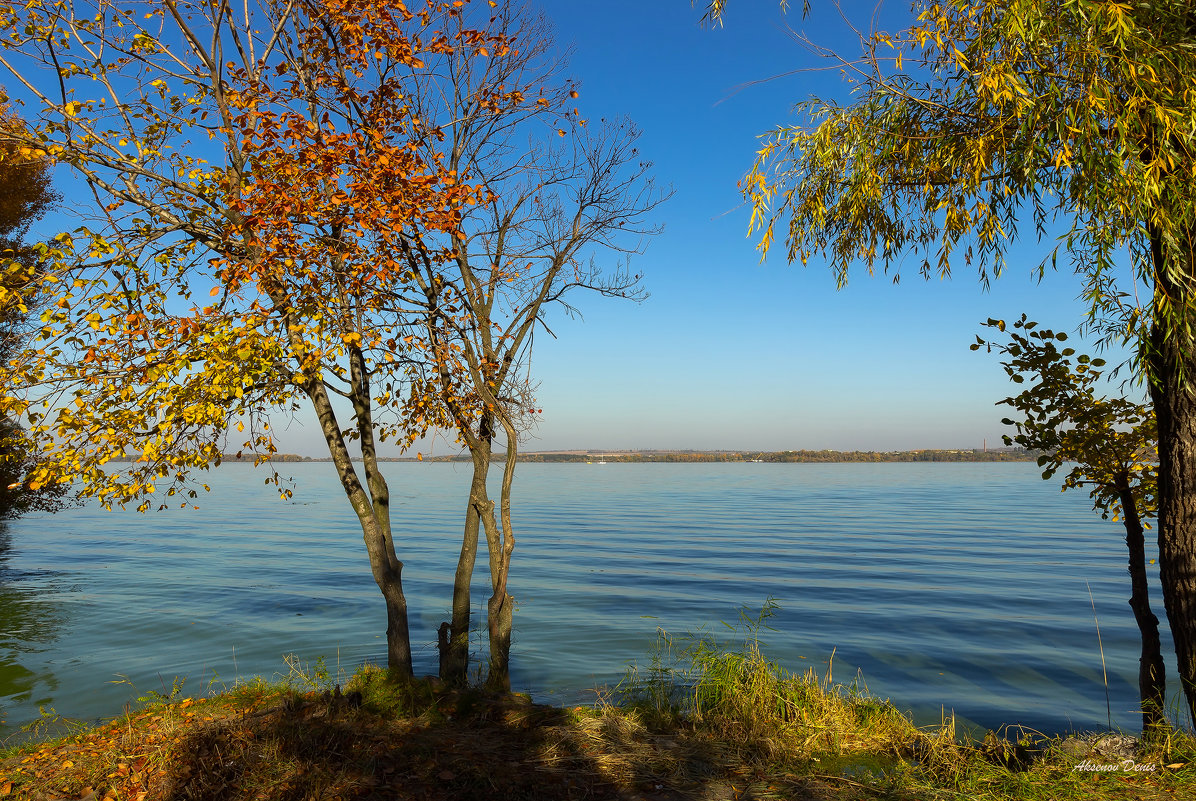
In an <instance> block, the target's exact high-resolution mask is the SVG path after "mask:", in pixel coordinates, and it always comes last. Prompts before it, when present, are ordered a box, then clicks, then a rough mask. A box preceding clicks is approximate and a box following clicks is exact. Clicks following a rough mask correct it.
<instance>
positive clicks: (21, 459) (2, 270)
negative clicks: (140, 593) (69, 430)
mask: <svg viewBox="0 0 1196 801" xmlns="http://www.w3.org/2000/svg"><path fill="white" fill-rule="evenodd" d="M6 101H7V98H6V96H5V94H4V92H3V91H2V90H0V364H3V363H5V362H8V361H9V360H10V359H11V358H12V357H13V356H14V355H15V354H16V353H17V352H18V351H20V350H21V348H22V346H23V343H24V342H25V341H26V339H27V338H28V335H29V329H30V327H31V322H30V318H31V317H33V316H34V314H35V312H37V311H38V303H39V301H40V300H41V298H40V296H39V293H37V292H36V291H35V288H36V286H37V283H38V282H37V280H36V276H37V272H38V270H39V265H38V260H37V252H36V249H35V248H34V247H33V246H32V245H31V244H30V243H29V242H27V241H26V236H27V235H28V233H29V229H30V227H31V226H32V225H33V223H34V222H36V221H37V220H38V219H40V218H41V217H42V216H43V215H44V214H45V213H46V212H47V211H49V210H50V208H51V207H52V206H53V205H54V204H55V203H57V202H58V201H60V200H61V197H60V196H59V194H58V193H57V192H55V191H54V187H53V184H52V171H53V167H52V165H51V163H50V162H49V161H48V160H47V159H45V158H44V157H30V156H29V155H28V154H22V153H21V147H20V144H19V141H15V140H13V139H10V138H9V137H8V135H7V133H8V132H16V133H18V134H19V133H20V132H21V131H23V130H24V123H23V122H22V121H21V120H20V119H18V118H17V117H16V116H14V115H13V114H11V113H10V112H9V110H8V104H7V102H6ZM36 463H37V454H36V453H35V452H34V450H33V449H32V447H31V443H30V441H29V437H28V435H27V434H26V432H25V428H24V426H22V425H21V422H20V421H19V420H18V419H16V418H15V417H14V416H11V415H9V416H5V417H3V418H0V518H4V517H12V516H15V515H19V514H21V513H23V512H26V511H30V510H33V509H43V510H47V509H50V510H52V509H56V508H58V507H59V506H60V504H61V498H62V496H63V495H65V493H66V489H67V487H66V485H65V484H54V485H49V486H43V487H41V488H39V489H38V490H36V491H35V490H30V489H29V488H28V487H27V486H26V485H25V481H24V479H25V476H26V475H27V474H28V473H29V471H30V470H31V469H32V468H33V467H34V466H35V465H36Z"/></svg>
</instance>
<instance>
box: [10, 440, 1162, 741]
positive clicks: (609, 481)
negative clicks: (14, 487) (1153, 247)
mask: <svg viewBox="0 0 1196 801" xmlns="http://www.w3.org/2000/svg"><path fill="white" fill-rule="evenodd" d="M279 469H280V471H281V472H282V474H283V475H284V476H289V477H291V478H292V480H293V483H294V488H295V496H294V502H291V503H283V502H280V501H279V500H278V496H277V492H276V491H275V490H274V489H273V488H272V487H268V486H264V485H263V479H264V478H265V477H266V473H265V472H264V471H262V470H260V469H258V470H255V469H254V468H252V467H251V466H249V465H241V464H233V465H225V466H223V467H221V468H219V469H218V470H216V471H215V472H214V473H213V474H212V476H211V478H209V479H208V481H209V483H210V484H211V486H212V492H211V494H210V495H208V496H206V497H205V498H203V499H202V500H201V501H200V505H201V510H200V511H191V510H171V511H168V512H156V513H149V514H144V515H142V514H137V513H135V512H131V511H128V512H121V511H113V512H105V511H103V510H101V509H98V508H94V507H86V508H82V509H74V510H69V511H67V512H64V513H60V514H58V515H54V516H48V515H47V516H30V517H28V518H26V519H23V520H20V521H16V522H13V523H10V524H9V525H8V527H7V530H6V531H4V532H3V533H0V718H3V719H4V720H5V722H4V723H3V724H0V732H11V731H13V730H14V729H15V728H16V727H18V726H20V725H21V724H22V723H24V722H26V721H28V720H30V719H32V718H34V717H36V716H37V714H38V711H37V710H38V707H39V706H52V707H54V708H55V709H56V710H57V711H58V712H59V713H60V714H63V715H68V716H72V717H76V718H82V719H88V720H90V719H95V718H100V717H104V716H112V715H115V714H118V713H120V712H121V711H122V710H123V707H124V705H125V704H126V703H127V702H129V701H130V700H131V699H134V698H136V697H137V696H138V695H144V694H145V693H146V692H147V691H149V690H158V691H162V690H164V689H165V690H167V691H168V690H169V688H170V685H171V682H172V680H173V679H174V678H175V677H176V676H177V677H186V688H185V693H186V694H189V695H190V694H199V693H201V692H203V691H204V690H205V689H206V688H207V687H209V686H214V687H216V688H219V687H221V686H224V685H231V684H232V683H233V682H234V681H235V680H236V679H237V678H238V677H242V678H243V677H246V676H252V675H265V676H267V677H271V676H274V675H276V674H280V673H281V674H285V673H286V672H287V668H286V665H285V664H284V662H283V657H284V655H286V654H295V655H297V656H298V657H299V659H300V660H302V661H304V662H311V661H314V660H315V659H316V658H318V657H321V656H323V657H324V658H325V660H326V661H327V663H328V664H329V666H330V667H331V668H332V669H333V671H334V672H335V670H336V668H337V666H339V667H340V668H342V669H344V670H346V671H351V670H352V669H353V668H354V667H356V666H357V665H360V664H361V663H363V662H366V661H372V662H375V663H378V662H382V661H383V660H384V659H385V642H384V637H383V633H384V630H385V625H386V624H385V612H384V610H383V608H382V602H381V596H380V595H379V594H378V591H377V588H376V587H375V585H374V584H373V580H372V579H371V577H370V571H369V564H368V560H367V557H366V554H365V549H364V546H363V545H362V541H361V532H360V529H359V528H358V526H357V523H356V520H355V518H354V517H353V515H352V512H351V510H350V509H349V506H348V504H347V502H346V500H345V497H344V494H343V492H342V491H341V489H340V488H339V485H338V484H337V483H336V480H335V476H334V475H333V469H332V466H331V465H330V464H326V463H307V464H295V465H291V464H287V465H280V466H279ZM386 470H387V474H388V477H389V479H390V481H391V486H392V491H393V494H394V496H395V497H394V509H395V529H396V541H397V542H398V543H399V548H400V554H399V555H400V558H401V559H403V560H404V561H405V563H406V568H405V570H404V578H405V583H406V588H407V593H408V600H409V604H410V610H411V626H412V636H413V640H414V643H413V644H414V646H415V649H416V660H417V671H418V672H423V673H431V672H434V671H435V664H436V648H435V630H436V627H437V626H438V625H439V624H440V622H441V621H442V620H446V619H447V618H448V615H449V612H448V609H449V601H450V595H451V576H452V570H453V567H454V566H455V564H456V547H457V541H458V538H459V532H460V527H461V522H462V520H463V511H464V499H465V491H466V489H467V486H468V482H469V470H468V467H467V466H466V465H463V464H462V465H451V464H420V463H411V464H408V463H396V464H390V465H387V466H386ZM516 482H517V483H516V491H517V496H516V501H515V525H516V533H517V537H518V546H517V549H516V551H515V561H514V566H513V570H512V578H511V581H512V594H513V595H514V596H515V597H516V599H517V601H518V606H517V611H516V618H515V619H516V632H515V644H514V651H513V656H512V671H513V683H514V685H515V686H516V687H517V688H521V689H525V690H530V691H531V692H532V693H533V695H535V696H536V697H537V698H539V699H542V700H548V701H553V702H560V703H574V702H584V701H587V700H593V698H594V688H595V687H596V686H600V685H604V684H608V683H614V682H617V681H618V679H619V677H620V676H621V675H622V673H623V671H624V669H625V667H626V665H627V664H628V663H629V662H630V661H633V660H638V661H640V662H641V663H645V662H646V661H647V657H648V654H649V652H650V649H651V647H652V644H653V642H654V640H655V638H656V632H657V628H658V627H661V628H664V629H666V630H668V631H670V632H673V633H683V632H685V631H686V630H693V629H696V628H698V627H700V626H706V627H707V628H709V630H710V631H711V632H712V633H718V632H719V631H725V630H724V629H723V627H722V626H721V625H719V621H720V620H726V621H734V620H735V618H736V614H737V609H738V608H739V607H741V606H744V605H748V606H753V607H756V608H759V606H760V605H761V603H762V602H763V601H764V599H766V598H768V597H769V596H772V597H774V598H775V599H776V600H777V602H778V603H779V604H780V607H781V608H780V610H779V611H778V613H777V614H776V615H775V617H774V618H773V619H772V621H771V624H772V626H773V627H774V628H775V629H776V631H772V632H766V634H765V637H764V640H765V642H766V644H767V646H768V651H769V653H770V655H772V656H773V657H774V658H776V659H777V660H778V661H780V662H781V663H782V664H783V665H785V666H786V667H788V668H790V669H794V670H804V669H806V668H807V667H811V666H812V667H815V668H816V669H818V670H819V671H825V670H826V669H827V667H828V662H829V661H830V660H831V654H832V651H833V652H834V658H833V670H834V677H835V679H836V680H838V681H850V680H851V679H853V678H854V677H856V676H857V674H858V675H859V676H861V677H862V679H863V681H864V682H865V683H866V684H867V687H868V688H869V689H870V690H871V691H872V692H873V693H874V694H878V695H881V696H884V697H889V698H892V700H893V701H894V702H895V703H896V704H897V706H898V707H900V708H902V709H905V710H908V711H912V712H913V713H914V714H915V715H916V716H917V717H918V718H919V719H921V720H923V721H930V720H938V719H939V716H940V715H941V714H942V711H943V708H944V707H946V709H947V710H948V711H950V710H954V711H955V713H956V714H957V716H960V717H962V718H964V719H965V720H967V721H971V722H974V723H977V724H979V725H983V726H989V727H995V726H998V725H1000V724H1003V723H1022V724H1025V725H1029V726H1032V727H1035V728H1037V729H1039V730H1042V731H1047V732H1058V731H1063V730H1069V729H1088V728H1097V727H1103V726H1105V725H1107V717H1108V715H1107V712H1106V691H1105V682H1104V679H1103V676H1102V666H1101V655H1100V651H1099V647H1098V643H1097V633H1096V628H1095V626H1094V622H1093V608H1092V602H1091V601H1090V600H1089V588H1091V593H1092V597H1093V598H1094V599H1095V606H1096V615H1097V617H1098V618H1099V622H1100V634H1101V637H1102V638H1103V644H1104V655H1105V661H1106V667H1107V671H1108V692H1109V706H1110V707H1111V710H1112V717H1113V723H1114V725H1120V726H1123V727H1126V728H1134V727H1136V726H1137V725H1139V724H1138V722H1137V716H1136V715H1135V710H1136V708H1137V696H1136V692H1137V691H1136V686H1137V658H1138V644H1137V643H1138V641H1137V629H1136V628H1135V626H1134V621H1133V616H1132V614H1131V612H1130V609H1129V606H1128V604H1127V603H1126V599H1127V598H1128V596H1129V581H1128V576H1127V574H1126V569H1125V565H1126V553H1125V544H1124V541H1123V539H1122V537H1123V536H1124V532H1123V530H1122V529H1121V527H1120V525H1119V524H1117V523H1111V522H1108V521H1102V520H1101V519H1100V518H1099V516H1097V515H1096V514H1095V513H1094V512H1092V511H1091V505H1090V503H1089V502H1088V499H1087V497H1086V496H1085V495H1084V494H1082V493H1078V492H1071V493H1067V494H1063V495H1061V494H1060V493H1059V491H1058V487H1057V485H1054V484H1050V483H1047V482H1043V481H1042V480H1040V479H1039V477H1038V471H1037V470H1036V469H1035V467H1034V465H1033V464H1025V463H993V464H879V465H868V464H833V465H827V464H804V465H803V464H795V465H783V464H751V463H736V464H723V465H702V464H694V465H690V464H607V465H596V464H595V465H587V464H565V465H536V464H525V465H520V467H519V473H518V476H517V479H516ZM1152 557H1153V553H1152V554H1148V558H1152ZM484 564H485V557H484V556H483V558H482V560H481V561H480V563H479V576H478V578H479V582H478V584H477V586H476V590H475V597H474V602H475V603H474V605H475V610H476V619H475V622H478V621H480V622H481V624H482V626H483V630H484V615H485V597H486V596H487V595H488V592H487V590H486V588H485V586H484V585H485V582H487V581H488V578H487V577H486V575H485V569H484ZM1151 571H1152V576H1151V580H1152V582H1154V583H1153V585H1152V586H1153V587H1154V588H1157V567H1156V566H1151ZM1153 604H1154V609H1155V611H1156V613H1157V614H1158V615H1159V616H1160V617H1163V610H1162V602H1161V600H1160V599H1159V597H1158V592H1157V589H1156V590H1155V595H1154V598H1153ZM479 635H480V633H479ZM1164 649H1165V656H1166V657H1167V659H1168V665H1169V670H1172V677H1173V676H1174V673H1173V669H1172V668H1170V665H1172V664H1173V662H1174V657H1173V652H1172V651H1171V644H1170V641H1169V640H1168V641H1166V642H1165V643H1164ZM1173 683H1174V678H1173Z"/></svg>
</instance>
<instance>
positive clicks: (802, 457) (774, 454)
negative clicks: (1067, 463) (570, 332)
mask: <svg viewBox="0 0 1196 801" xmlns="http://www.w3.org/2000/svg"><path fill="white" fill-rule="evenodd" d="M1037 457H1038V453H1037V452H1032V451H1027V450H1025V449H1024V448H1006V449H1002V450H996V451H990V450H919V451H767V452H765V451H651V452H640V453H620V454H596V453H521V454H519V461H521V462H538V463H544V464H554V463H578V462H596V461H598V460H602V461H604V462H635V463H642V462H670V463H675V462H753V461H755V462H1029V461H1033V460H1034V459H1036V458H1037ZM491 458H492V459H494V460H496V461H497V460H501V459H502V458H503V454H502V453H496V454H494V455H492V456H491ZM467 459H468V457H466V456H463V455H453V456H439V457H424V461H433V462H456V461H465V460H467Z"/></svg>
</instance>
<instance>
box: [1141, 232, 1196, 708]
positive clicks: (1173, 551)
mask: <svg viewBox="0 0 1196 801" xmlns="http://www.w3.org/2000/svg"><path fill="white" fill-rule="evenodd" d="M1151 245H1152V250H1153V252H1154V264H1155V287H1154V319H1153V321H1152V326H1151V332H1150V348H1149V365H1150V371H1149V372H1150V396H1151V400H1152V401H1153V403H1154V411H1155V416H1156V418H1157V419H1158V424H1159V474H1158V477H1159V480H1158V495H1157V498H1158V505H1159V515H1158V523H1159V576H1160V578H1161V579H1162V584H1163V602H1164V605H1165V606H1166V608H1167V621H1168V623H1169V624H1170V626H1171V634H1172V638H1173V639H1174V640H1175V654H1176V657H1178V662H1179V665H1178V667H1179V669H1178V674H1179V680H1180V686H1181V687H1182V688H1183V692H1184V698H1185V699H1186V701H1187V704H1188V711H1189V713H1190V714H1191V715H1192V719H1193V720H1196V391H1194V390H1196V348H1193V347H1192V345H1191V337H1190V334H1189V333H1188V332H1189V331H1190V330H1191V326H1190V323H1191V321H1192V318H1193V316H1196V315H1193V312H1192V310H1191V305H1192V301H1193V299H1192V297H1191V295H1190V290H1189V288H1188V283H1189V281H1190V280H1191V279H1190V276H1191V275H1193V266H1192V264H1191V259H1190V258H1189V259H1188V260H1187V261H1188V263H1187V264H1184V265H1173V266H1172V265H1168V263H1167V260H1166V258H1165V255H1164V247H1163V244H1162V242H1161V241H1160V238H1159V237H1158V236H1152V242H1151Z"/></svg>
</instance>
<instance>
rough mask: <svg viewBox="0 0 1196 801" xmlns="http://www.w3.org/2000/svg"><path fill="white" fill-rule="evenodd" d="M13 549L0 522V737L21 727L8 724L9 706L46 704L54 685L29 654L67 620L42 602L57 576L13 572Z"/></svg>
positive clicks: (45, 572)
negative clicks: (11, 559)
mask: <svg viewBox="0 0 1196 801" xmlns="http://www.w3.org/2000/svg"><path fill="white" fill-rule="evenodd" d="M12 548H13V543H12V534H11V532H10V531H9V528H8V524H7V523H5V522H4V521H0V735H7V734H10V733H11V732H12V731H14V730H15V729H16V727H17V726H19V724H20V723H21V721H16V720H8V719H7V718H8V710H9V708H10V707H12V706H15V705H19V706H22V707H24V708H25V709H29V708H33V707H37V706H39V705H43V704H48V703H50V702H51V699H52V697H53V693H54V691H55V690H56V689H57V688H58V681H57V680H56V679H55V677H54V674H53V673H51V672H50V671H49V670H48V669H47V666H46V665H42V664H37V663H38V662H39V660H38V659H37V657H36V656H34V655H35V654H38V653H41V652H42V651H45V650H46V649H47V648H48V647H49V646H50V645H52V644H53V643H54V641H55V640H56V639H57V638H58V633H59V630H60V629H61V628H62V626H63V623H64V622H65V619H66V615H65V614H64V613H63V611H62V610H61V609H60V608H59V607H58V606H57V605H56V604H54V603H53V602H51V601H48V600H46V599H45V596H47V595H49V594H50V591H51V590H52V588H53V587H54V586H55V585H56V584H57V583H58V581H59V580H60V579H61V578H62V574H60V573H58V572H56V571H52V570H21V569H18V568H14V567H13V566H12V565H11V564H10V558H11V556H12ZM30 665H33V666H34V667H33V668H32V669H31V667H30Z"/></svg>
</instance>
